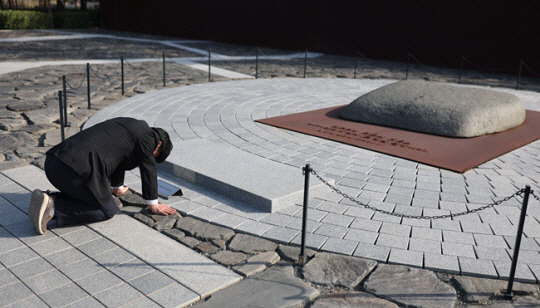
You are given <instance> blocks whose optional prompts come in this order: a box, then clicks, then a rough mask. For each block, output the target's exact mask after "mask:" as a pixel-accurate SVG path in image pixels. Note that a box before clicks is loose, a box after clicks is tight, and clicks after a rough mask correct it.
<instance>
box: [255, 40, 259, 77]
mask: <svg viewBox="0 0 540 308" xmlns="http://www.w3.org/2000/svg"><path fill="white" fill-rule="evenodd" d="M257 78H259V48H255V79H257Z"/></svg>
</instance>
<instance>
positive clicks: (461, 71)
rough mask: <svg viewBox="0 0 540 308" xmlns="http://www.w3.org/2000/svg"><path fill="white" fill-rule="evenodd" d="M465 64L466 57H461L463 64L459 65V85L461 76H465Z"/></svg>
mask: <svg viewBox="0 0 540 308" xmlns="http://www.w3.org/2000/svg"><path fill="white" fill-rule="evenodd" d="M464 63H465V56H461V64H460V65H459V79H458V83H461V75H462V74H463V64H464Z"/></svg>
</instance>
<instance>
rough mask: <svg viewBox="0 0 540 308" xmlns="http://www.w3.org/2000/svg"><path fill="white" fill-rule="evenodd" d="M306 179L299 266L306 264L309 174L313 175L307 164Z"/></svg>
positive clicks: (304, 169) (305, 169)
mask: <svg viewBox="0 0 540 308" xmlns="http://www.w3.org/2000/svg"><path fill="white" fill-rule="evenodd" d="M302 170H303V173H304V176H305V179H304V209H303V212H302V242H301V245H302V246H300V255H299V256H298V261H297V264H298V265H304V263H305V262H306V253H305V250H306V225H307V216H308V198H309V174H310V173H311V170H312V169H311V167H310V166H309V164H306V166H305V167H304V168H302Z"/></svg>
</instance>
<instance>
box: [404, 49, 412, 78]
mask: <svg viewBox="0 0 540 308" xmlns="http://www.w3.org/2000/svg"><path fill="white" fill-rule="evenodd" d="M410 65H411V53H410V52H409V53H408V54H407V71H406V72H405V80H407V79H409V66H410Z"/></svg>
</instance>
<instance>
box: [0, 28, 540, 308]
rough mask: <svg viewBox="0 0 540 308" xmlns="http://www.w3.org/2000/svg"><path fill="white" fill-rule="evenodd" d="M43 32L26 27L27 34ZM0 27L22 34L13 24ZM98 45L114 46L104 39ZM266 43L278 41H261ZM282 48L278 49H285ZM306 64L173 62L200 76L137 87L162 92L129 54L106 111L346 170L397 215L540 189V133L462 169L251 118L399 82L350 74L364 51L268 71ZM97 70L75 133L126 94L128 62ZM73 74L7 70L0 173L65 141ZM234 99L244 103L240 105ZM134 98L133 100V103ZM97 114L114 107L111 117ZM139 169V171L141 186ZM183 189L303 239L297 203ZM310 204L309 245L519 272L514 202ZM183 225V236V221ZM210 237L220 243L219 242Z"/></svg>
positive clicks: (231, 224) (364, 66) (157, 69)
mask: <svg viewBox="0 0 540 308" xmlns="http://www.w3.org/2000/svg"><path fill="white" fill-rule="evenodd" d="M33 34H34V33H28V32H24V33H23V36H34V35H33ZM0 35H3V36H5V37H13V36H14V35H13V34H12V33H9V34H6V33H4V32H2V33H0ZM132 37H139V36H137V35H132ZM140 37H142V36H140ZM144 37H145V38H151V37H148V36H144ZM76 41H77V40H69V41H66V42H67V43H66V44H74V45H73V46H75V47H73V46H72V47H67V49H70V48H71V49H72V50H77V48H76V46H78V45H77V44H78V42H76ZM100 43H103V44H104V45H106V44H107V42H106V41H103V42H100ZM204 44H206V45H207V46H208V48H206V49H210V50H214V48H215V50H218V51H219V52H220V53H223V54H225V52H224V51H226V49H227V48H229V46H227V45H226V44H221V43H220V44H216V43H211V42H207V43H200V42H199V43H196V44H193V45H192V46H194V47H197V48H202V47H204ZM212 44H214V46H213V45H212ZM114 45H115V44H113V45H112V46H114ZM112 46H111V52H110V53H109V54H108V55H105V57H107V56H110V57H111V58H114V57H113V56H112V55H113V54H115V53H116V52H117V50H115V49H114V48H112ZM203 49H204V48H203ZM250 49H251V48H249V47H242V48H238V49H235V50H236V51H233V52H231V53H230V55H242V54H243V52H244V50H246V51H248V50H250ZM160 53H161V51H160V52H159V53H158V56H159V54H160ZM262 53H271V51H265V50H263V51H262V52H261V54H262ZM273 53H274V54H282V51H275V52H273ZM135 54H136V53H135ZM28 55H29V56H28V58H30V57H33V56H34V55H35V51H34V50H30V51H28ZM81 55H82V54H81ZM244 55H245V54H244ZM65 56H69V57H75V58H78V57H79V56H80V55H79V54H77V53H76V52H74V53H67V54H66V55H65ZM154 56H155V55H154ZM247 56H250V55H249V54H248V55H246V57H247ZM250 57H251V56H250ZM128 62H129V59H128ZM350 63H352V65H351V64H350ZM359 63H360V65H359V67H361V69H360V68H359V69H358V71H357V76H356V77H357V78H375V79H379V78H384V79H394V80H395V79H400V78H403V76H404V74H405V70H406V66H405V65H404V64H403V63H401V64H400V63H390V62H384V61H369V60H365V59H364V60H361V61H360V62H359ZM303 64H304V62H303V60H299V59H293V60H285V59H281V60H279V62H278V61H267V60H265V61H262V62H260V63H259V73H260V75H259V77H260V78H266V79H267V80H253V81H235V82H226V83H207V75H206V73H205V72H202V71H198V70H194V69H190V68H187V67H186V66H182V65H173V64H168V65H170V68H171V71H170V73H169V72H168V78H167V87H173V86H180V85H191V84H200V85H196V86H190V87H182V88H177V89H168V90H166V91H160V92H154V93H151V95H150V93H149V94H147V95H139V94H143V93H145V92H150V91H154V90H156V89H160V88H162V84H161V73H162V72H161V66H160V63H159V62H157V63H131V64H128V65H127V72H129V73H130V74H128V75H129V76H133V77H132V78H127V79H128V82H127V83H126V96H134V97H133V98H132V99H130V100H127V101H123V102H122V103H121V104H115V105H114V106H113V107H111V109H107V111H106V113H107V115H106V116H113V115H115V114H118V115H120V114H121V115H132V116H135V117H139V118H141V117H142V118H145V119H147V120H149V122H152V123H170V127H167V128H168V129H171V131H174V132H175V133H176V134H178V137H179V138H182V139H184V140H188V139H191V138H206V139H209V140H214V141H219V142H226V143H229V144H232V145H234V146H236V147H238V148H241V149H243V150H245V151H247V152H250V153H254V154H256V155H260V156H263V157H267V158H269V159H272V160H275V161H278V162H281V163H284V164H289V165H292V166H296V167H300V166H302V165H303V164H304V163H305V162H306V161H308V162H310V163H311V164H312V166H314V167H315V169H316V170H317V172H320V173H321V175H323V177H325V178H334V179H336V182H338V184H339V186H340V188H342V190H344V191H346V192H347V193H351V194H353V195H355V196H356V197H357V198H358V199H359V200H361V201H363V202H368V203H369V204H370V205H373V206H376V207H380V208H384V209H386V210H389V211H394V212H395V213H398V214H399V213H406V214H413V215H421V214H424V215H438V214H445V213H450V212H455V211H462V210H466V209H471V208H475V207H478V206H481V205H482V204H483V202H491V201H493V200H497V199H498V198H500V197H504V196H507V195H510V194H512V193H513V192H515V191H516V190H517V189H520V188H522V187H523V185H524V184H531V185H533V189H536V188H537V187H538V186H537V182H536V180H535V179H536V177H537V175H538V166H539V164H538V161H537V158H536V157H537V153H538V151H539V147H540V144H539V143H538V142H535V143H533V144H531V145H528V146H526V147H523V148H520V149H518V150H515V151H512V152H511V153H508V154H506V155H504V156H501V157H499V158H497V159H495V160H493V161H491V162H488V163H486V164H484V165H482V166H480V167H478V168H475V169H474V170H472V171H469V172H467V173H465V174H463V175H461V174H455V173H452V172H446V171H444V170H439V169H436V168H431V167H427V166H423V165H421V164H416V163H413V162H409V161H405V160H401V159H397V158H393V157H390V156H387V155H383V154H377V153H373V152H369V151H365V150H362V149H357V148H352V147H349V146H345V145H336V144H335V143H332V142H330V141H324V140H318V139H317V138H313V137H306V136H304V135H300V134H296V133H292V132H287V131H282V130H277V129H274V128H270V127H265V126H262V125H259V124H255V123H253V122H252V120H253V119H257V118H262V117H269V116H276V115H281V114H287V113H292V112H298V111H303V110H310V109H315V108H320V107H326V106H329V105H332V104H337V103H343V101H346V102H348V101H347V100H350V99H351V98H354V97H356V96H358V95H359V94H361V93H364V92H366V91H368V90H370V89H374V88H376V87H378V86H381V85H383V84H385V83H387V82H390V80H384V79H380V80H365V79H362V80H354V79H350V78H352V77H354V68H353V66H354V59H353V58H347V57H337V56H322V57H319V58H315V59H310V60H309V62H308V65H307V67H306V75H307V77H326V78H331V79H313V80H311V79H303V78H299V79H295V78H290V79H275V80H268V79H271V78H279V77H302V75H303V72H304V66H303ZM215 65H216V66H218V67H221V68H227V69H229V70H232V71H237V72H241V73H244V74H249V75H254V74H255V73H254V71H255V63H254V62H253V58H251V59H250V60H249V61H248V60H244V61H242V62H232V61H229V62H223V61H219V62H216V64H215ZM351 67H352V68H351ZM410 68H411V67H410ZM93 69H94V70H95V72H96V73H95V75H96V76H95V77H97V80H98V81H97V82H96V83H93V87H95V88H93V89H94V90H93V93H92V109H90V110H88V109H86V108H87V102H86V100H85V92H84V87H83V83H82V82H81V87H82V88H81V89H80V90H77V91H74V90H73V91H72V92H71V93H70V98H69V102H70V106H69V107H70V109H69V118H70V121H72V128H71V129H70V130H68V135H69V134H72V133H75V132H76V131H77V130H78V128H79V127H80V126H81V125H82V124H83V123H84V122H85V121H86V119H87V118H88V117H90V116H92V114H94V113H95V112H96V111H97V110H99V109H102V108H104V107H106V106H109V105H112V104H114V103H116V102H118V101H121V100H123V99H124V97H122V96H121V94H120V93H119V92H120V85H119V81H118V74H119V65H113V64H106V65H96V66H95V67H94V68H93ZM63 74H66V75H68V77H69V80H70V83H71V86H72V87H76V86H77V85H78V83H79V82H78V81H79V80H80V81H83V79H82V78H83V76H84V67H82V66H62V67H45V68H39V69H32V70H27V71H22V72H16V73H10V74H5V75H1V76H0V82H1V83H0V90H1V91H0V104H2V111H1V113H0V123H2V124H3V128H2V130H3V131H4V132H2V133H1V134H0V149H1V153H2V154H0V170H5V169H10V168H14V167H17V166H21V165H24V164H27V163H29V162H31V163H34V164H36V165H38V166H40V165H41V164H42V158H43V153H44V151H46V149H48V147H50V146H51V145H53V144H55V143H57V142H58V141H59V129H58V123H57V121H58V116H57V108H58V100H57V97H55V95H56V92H57V91H58V90H59V89H60V88H61V82H60V78H61V75H63ZM131 74H132V75H131ZM98 75H99V76H98ZM336 77H337V78H336ZM408 77H409V78H423V79H429V80H437V81H448V82H456V80H457V76H456V71H453V70H442V69H436V68H430V67H424V66H416V67H414V68H413V69H411V70H410V71H409V75H408ZM462 77H463V76H462ZM344 78H349V79H344ZM466 78H467V79H466V80H468V81H469V82H470V83H476V82H477V81H478V83H480V82H482V84H484V85H499V86H505V87H507V88H508V87H510V88H511V87H513V86H515V83H513V80H512V77H508V76H497V75H487V74H480V73H475V72H468V74H467V75H466ZM213 80H214V81H225V80H227V78H224V77H219V76H213ZM462 80H463V79H462ZM533 81H534V80H533ZM533 81H528V80H526V81H525V82H524V83H525V85H526V86H528V87H529V88H531V89H534V88H535V87H537V86H536V85H537V84H536V83H534V82H533ZM201 83H205V84H204V85H202V84H201ZM72 87H70V88H72ZM246 89H249V91H246ZM503 91H507V92H511V93H515V94H518V95H520V96H521V97H522V98H523V99H524V101H525V102H526V107H527V108H528V109H535V110H539V109H540V103H539V98H538V97H539V95H538V93H536V92H527V91H517V92H516V91H513V90H509V89H503ZM161 97H163V98H165V97H168V98H171V97H174V98H175V99H176V100H174V101H173V100H171V101H169V105H170V106H173V105H174V108H166V107H167V106H165V105H160V104H159V98H161ZM238 101H240V102H242V104H238ZM346 102H345V103H346ZM173 103H174V104H173ZM23 105H24V106H26V107H22V106H23ZM135 105H136V106H137V109H133V108H131V106H135ZM152 107H159V108H161V109H159V112H157V113H154V112H149V111H150V110H151V108H152ZM47 115H48V116H47ZM99 117H104V116H103V113H102V114H101V115H98V118H99ZM173 119H174V120H173ZM160 126H162V125H160ZM314 151H315V152H314ZM136 177H137V176H136V175H135V174H133V175H132V179H133V180H134V181H135V182H136ZM188 186H189V185H187V184H186V187H188ZM360 188H362V190H361V191H360ZM186 192H188V194H186V196H185V197H182V198H180V199H178V200H177V201H175V202H174V203H173V206H175V207H176V208H177V209H179V210H180V212H182V214H184V215H190V216H193V217H198V218H200V219H203V220H207V221H212V222H213V223H215V224H216V225H221V226H225V227H228V228H230V229H231V230H235V231H236V232H241V233H242V232H248V233H251V234H254V235H256V236H262V237H263V238H267V239H271V240H273V241H275V242H278V243H287V244H297V243H298V242H299V230H300V215H301V214H300V206H293V207H291V208H289V209H288V210H287V211H285V212H282V213H277V214H264V213H250V212H243V211H241V210H239V209H238V208H237V205H235V204H234V202H232V203H231V202H230V200H229V201H223V200H221V199H214V197H213V196H212V195H211V194H210V195H203V194H201V193H199V192H197V190H196V189H194V190H193V191H191V192H190V189H186ZM532 202H533V203H534V202H535V200H532ZM310 205H311V206H312V209H310V222H309V224H308V227H309V230H310V233H311V234H310V236H309V237H308V243H309V246H310V247H313V248H317V249H322V250H329V251H333V252H338V253H341V254H349V255H354V256H360V257H367V258H370V259H374V260H378V261H381V262H389V263H399V264H407V265H412V266H416V267H424V268H426V269H432V270H442V271H445V272H448V273H462V274H469V275H476V276H478V275H479V276H483V277H492V278H504V277H505V275H507V274H505V273H507V272H508V271H509V260H510V256H511V253H512V248H513V244H514V240H515V238H514V237H515V231H514V230H515V225H516V221H517V217H519V201H518V200H516V201H514V202H508V203H505V204H503V205H502V206H501V207H497V208H495V209H490V210H486V211H483V212H480V213H478V214H474V215H467V216H464V217H462V218H459V219H455V220H432V221H429V220H421V221H418V220H412V219H408V218H400V217H394V216H385V215H379V213H372V212H371V211H368V210H366V209H363V208H361V207H358V205H357V204H351V203H350V202H349V201H347V200H343V198H342V197H341V196H339V195H337V194H334V193H332V194H328V195H327V196H323V197H321V198H317V199H313V200H311V201H310ZM537 209H538V204H534V205H531V207H530V208H529V217H528V220H527V225H526V227H525V236H526V238H525V239H524V242H523V244H522V253H521V254H520V263H522V264H521V265H520V267H519V268H518V273H517V278H518V279H519V280H521V281H526V282H537V281H538V277H539V276H538V275H539V274H540V267H539V266H538V265H537V263H538V261H537V260H538V255H539V253H538V252H539V250H540V248H539V244H538V241H537V239H538V238H540V223H539V220H540V213H539V212H538V210H537ZM179 230H180V232H183V231H181V228H180V229H179ZM175 233H177V232H175ZM177 236H178V233H177ZM179 237H180V236H179ZM182 238H184V237H182ZM192 238H193V240H190V239H189V237H188V239H184V240H183V241H182V242H183V243H185V244H186V245H193V247H196V246H198V245H200V243H197V242H198V241H199V240H200V239H196V238H195V237H192ZM213 244H214V245H216V244H217V246H218V247H219V245H220V242H217V243H213ZM221 244H222V243H221ZM229 244H230V243H229ZM198 249H199V250H200V251H203V252H204V251H212V249H213V248H212V246H208V245H206V246H201V248H198ZM0 269H1V268H0ZM444 279H445V278H443V280H444ZM534 296H537V295H534ZM392 301H397V300H395V299H393V300H392ZM470 302H471V303H472V302H474V303H480V302H479V301H470ZM488 302H489V301H488ZM488 302H483V303H488ZM401 304H402V305H404V303H401ZM480 304H482V303H480ZM459 305H465V303H459Z"/></svg>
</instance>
